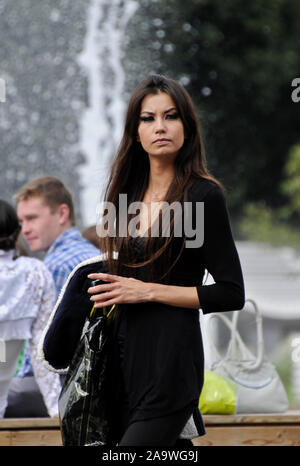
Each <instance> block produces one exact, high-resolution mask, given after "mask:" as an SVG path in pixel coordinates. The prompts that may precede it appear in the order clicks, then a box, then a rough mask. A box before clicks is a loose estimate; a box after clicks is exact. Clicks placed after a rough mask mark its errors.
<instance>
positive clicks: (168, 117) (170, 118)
mask: <svg viewBox="0 0 300 466" xmlns="http://www.w3.org/2000/svg"><path fill="white" fill-rule="evenodd" d="M166 118H167V119H168V120H177V118H179V114H178V113H177V112H176V113H169V114H168V115H167V116H166Z"/></svg>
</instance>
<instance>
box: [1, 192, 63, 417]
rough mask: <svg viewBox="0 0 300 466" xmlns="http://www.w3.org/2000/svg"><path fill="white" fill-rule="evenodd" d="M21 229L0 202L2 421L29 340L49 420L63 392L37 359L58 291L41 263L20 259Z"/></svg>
mask: <svg viewBox="0 0 300 466" xmlns="http://www.w3.org/2000/svg"><path fill="white" fill-rule="evenodd" d="M20 229H21V228H20V225H19V221H18V217H17V215H16V212H15V210H14V209H13V207H12V206H11V205H10V204H8V203H7V202H6V201H4V200H1V199H0V338H1V339H2V340H4V342H5V353H6V357H5V361H4V362H1V363H0V417H3V416H4V413H5V410H6V406H7V398H8V391H9V385H10V383H11V381H12V379H13V377H14V374H15V373H16V369H17V363H18V357H19V354H20V352H21V349H22V346H23V345H24V342H25V340H27V339H28V340H29V351H30V356H31V360H32V363H33V369H34V375H35V380H36V382H37V384H38V386H39V389H40V391H41V393H42V396H43V399H44V403H45V405H46V408H47V411H48V414H49V416H55V415H57V412H58V409H57V401H58V396H59V393H60V389H61V388H60V380H59V376H58V375H57V374H53V373H49V372H48V371H47V370H46V369H45V367H44V365H43V364H42V363H41V361H40V360H39V359H38V356H37V344H38V341H39V339H40V337H41V333H42V330H43V328H44V327H45V324H46V322H47V321H48V319H49V315H50V312H51V310H52V307H53V304H54V302H55V289H54V284H53V280H52V277H51V275H50V273H49V272H48V271H47V269H46V267H45V266H44V264H43V263H42V262H41V261H39V260H37V259H34V258H30V257H17V251H16V242H17V239H18V236H19V233H20Z"/></svg>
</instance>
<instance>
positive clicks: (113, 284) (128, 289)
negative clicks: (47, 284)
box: [88, 273, 200, 309]
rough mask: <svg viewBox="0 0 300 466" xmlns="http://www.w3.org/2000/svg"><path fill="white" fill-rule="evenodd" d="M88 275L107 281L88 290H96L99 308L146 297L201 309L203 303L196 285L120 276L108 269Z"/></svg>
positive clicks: (165, 302) (134, 301)
mask: <svg viewBox="0 0 300 466" xmlns="http://www.w3.org/2000/svg"><path fill="white" fill-rule="evenodd" d="M88 278H91V279H92V280H101V281H103V282H105V283H103V284H101V285H96V286H92V287H90V288H89V289H88V293H90V294H92V296H91V301H94V303H95V307H96V308H101V307H105V306H111V305H113V304H122V303H144V302H146V301H153V302H158V303H163V304H168V305H170V306H175V307H185V308H191V309H199V307H200V303H199V298H198V293H197V288H196V287H195V286H172V285H162V284H160V283H148V282H143V281H141V280H136V279H135V278H127V277H120V276H119V275H111V274H108V273H91V274H90V275H88Z"/></svg>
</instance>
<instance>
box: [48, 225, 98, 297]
mask: <svg viewBox="0 0 300 466" xmlns="http://www.w3.org/2000/svg"><path fill="white" fill-rule="evenodd" d="M97 255H99V249H97V248H96V247H95V246H94V245H93V244H92V243H90V242H89V241H88V240H86V239H85V238H83V236H82V235H81V233H80V232H79V230H78V229H77V228H76V227H72V228H69V229H68V230H66V231H65V232H64V233H62V234H61V235H60V236H59V237H58V238H57V239H56V240H55V241H54V243H53V244H52V245H51V247H50V249H49V250H48V252H47V254H46V256H45V258H44V264H45V265H46V267H47V268H48V269H49V270H50V272H51V273H52V276H53V280H54V283H55V287H56V293H57V296H58V295H59V293H60V290H61V289H62V287H63V285H64V283H65V281H66V280H67V278H68V276H69V274H70V273H71V272H72V270H73V269H74V267H76V265H78V264H79V263H80V262H82V261H84V260H86V259H90V258H91V257H94V256H97Z"/></svg>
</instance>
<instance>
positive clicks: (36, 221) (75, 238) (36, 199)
mask: <svg viewBox="0 0 300 466" xmlns="http://www.w3.org/2000/svg"><path fill="white" fill-rule="evenodd" d="M14 197H15V199H16V201H17V213H18V218H19V221H20V223H21V225H22V234H23V237H24V239H25V240H26V242H27V243H28V245H29V248H30V250H31V251H32V252H37V251H44V252H46V255H45V257H44V264H45V265H46V266H47V268H48V269H49V270H50V272H51V273H52V276H53V279H54V283H55V286H56V293H57V295H58V294H59V292H60V290H61V288H62V287H63V285H64V283H65V281H66V279H67V278H68V276H69V274H70V273H71V272H72V270H73V268H74V267H76V265H78V264H79V263H80V262H82V261H84V260H85V259H89V258H90V257H93V256H96V255H98V254H99V249H98V248H96V247H95V246H94V245H92V244H91V243H90V242H89V241H88V240H86V239H85V238H83V236H82V235H81V233H80V231H79V230H78V228H77V227H76V225H75V213H74V204H73V199H72V195H71V193H70V191H69V190H68V188H67V187H66V186H65V185H64V183H63V182H62V181H61V180H59V179H58V178H55V177H53V176H44V177H40V178H36V179H34V180H33V181H30V182H29V183H27V184H26V185H25V186H23V187H22V188H21V189H20V190H19V191H18V192H17V193H16V194H15V196H14Z"/></svg>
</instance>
